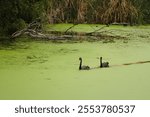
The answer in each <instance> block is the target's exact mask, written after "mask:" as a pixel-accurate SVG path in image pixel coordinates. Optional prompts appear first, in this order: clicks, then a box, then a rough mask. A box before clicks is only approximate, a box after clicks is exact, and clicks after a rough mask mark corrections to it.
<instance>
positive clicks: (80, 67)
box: [79, 59, 82, 69]
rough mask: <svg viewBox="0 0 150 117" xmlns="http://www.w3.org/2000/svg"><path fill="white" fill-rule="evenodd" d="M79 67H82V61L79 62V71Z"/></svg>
mask: <svg viewBox="0 0 150 117" xmlns="http://www.w3.org/2000/svg"><path fill="white" fill-rule="evenodd" d="M81 66H82V59H81V60H80V65H79V69H81Z"/></svg>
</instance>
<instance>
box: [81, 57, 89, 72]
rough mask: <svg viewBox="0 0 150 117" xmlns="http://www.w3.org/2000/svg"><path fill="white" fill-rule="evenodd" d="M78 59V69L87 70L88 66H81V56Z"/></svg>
mask: <svg viewBox="0 0 150 117" xmlns="http://www.w3.org/2000/svg"><path fill="white" fill-rule="evenodd" d="M79 61H80V65H79V70H89V69H90V67H89V66H85V65H83V66H82V58H81V57H80V58H79Z"/></svg>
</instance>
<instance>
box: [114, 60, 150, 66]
mask: <svg viewBox="0 0 150 117" xmlns="http://www.w3.org/2000/svg"><path fill="white" fill-rule="evenodd" d="M145 63H150V61H138V62H133V63H124V64H121V65H112V66H111V67H117V66H128V65H135V64H145Z"/></svg>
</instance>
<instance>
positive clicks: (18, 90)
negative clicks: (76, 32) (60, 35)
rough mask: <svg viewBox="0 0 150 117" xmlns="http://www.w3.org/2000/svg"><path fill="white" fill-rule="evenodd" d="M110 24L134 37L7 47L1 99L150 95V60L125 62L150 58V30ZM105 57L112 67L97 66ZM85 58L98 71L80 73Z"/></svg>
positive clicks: (0, 55)
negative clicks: (107, 40)
mask: <svg viewBox="0 0 150 117" xmlns="http://www.w3.org/2000/svg"><path fill="white" fill-rule="evenodd" d="M110 28H113V30H115V31H114V33H115V35H116V34H118V35H122V34H120V33H124V35H125V36H127V37H128V39H127V40H122V39H121V40H119V39H117V40H114V42H113V43H112V42H107V43H104V41H105V40H101V41H96V42H87V41H82V42H81V43H79V42H78V43H70V42H63V43H54V42H51V41H34V40H32V41H16V42H14V44H13V45H9V46H5V47H4V46H3V47H2V46H1V47H0V99H98V100H99V99H122V100H124V99H150V85H149V82H150V72H149V69H150V63H145V64H132V65H128V66H125V65H122V64H125V63H131V62H138V61H149V60H150V54H149V51H150V33H149V32H150V31H149V30H150V29H149V28H148V29H147V28H139V29H138V28H137V29H135V27H133V28H132V27H125V28H118V27H110ZM116 31H118V32H116ZM119 32H120V33H119ZM142 32H143V33H142ZM141 35H144V37H143V36H141ZM100 56H102V57H103V59H104V61H109V63H110V68H105V69H100V68H95V67H98V66H99V59H98V58H99V57H100ZM79 57H82V59H83V64H84V65H89V66H90V67H91V68H95V69H92V70H89V71H79V70H78V68H79Z"/></svg>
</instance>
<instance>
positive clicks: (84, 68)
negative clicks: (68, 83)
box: [81, 65, 90, 70]
mask: <svg viewBox="0 0 150 117" xmlns="http://www.w3.org/2000/svg"><path fill="white" fill-rule="evenodd" d="M81 69H82V70H89V69H90V67H89V66H85V65H84V66H82V67H81Z"/></svg>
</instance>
